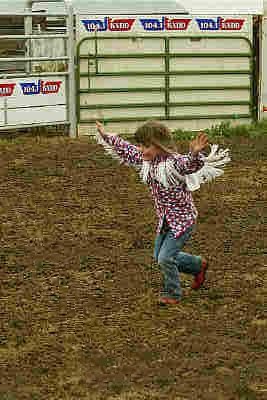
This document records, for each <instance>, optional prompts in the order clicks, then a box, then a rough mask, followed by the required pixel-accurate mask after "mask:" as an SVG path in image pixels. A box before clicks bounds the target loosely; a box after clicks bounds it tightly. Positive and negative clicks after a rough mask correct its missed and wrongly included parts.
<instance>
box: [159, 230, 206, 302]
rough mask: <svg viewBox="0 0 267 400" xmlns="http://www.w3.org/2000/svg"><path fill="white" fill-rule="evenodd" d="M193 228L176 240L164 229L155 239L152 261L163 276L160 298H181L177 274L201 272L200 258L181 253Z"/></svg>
mask: <svg viewBox="0 0 267 400" xmlns="http://www.w3.org/2000/svg"><path fill="white" fill-rule="evenodd" d="M194 228H195V225H192V226H190V227H189V228H187V230H186V231H185V232H184V233H183V235H182V236H180V237H179V238H178V239H176V238H175V237H174V235H173V233H172V231H171V230H170V229H167V230H166V229H165V230H164V231H161V232H160V234H159V235H157V237H156V239H155V247H154V259H155V260H156V262H157V263H158V264H159V265H160V269H161V272H162V275H163V289H162V291H161V296H164V297H171V298H174V299H178V300H179V299H180V298H181V296H182V290H181V285H180V277H179V272H183V273H186V274H192V275H197V274H198V273H199V272H200V270H201V257H199V256H193V255H191V254H188V253H183V252H182V251H181V249H182V248H183V246H184V244H185V242H186V241H187V240H188V239H189V238H190V236H191V233H192V231H193V229H194Z"/></svg>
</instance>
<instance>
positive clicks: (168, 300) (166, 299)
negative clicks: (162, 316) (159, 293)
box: [159, 297, 180, 306]
mask: <svg viewBox="0 0 267 400" xmlns="http://www.w3.org/2000/svg"><path fill="white" fill-rule="evenodd" d="M159 304H160V305H161V306H167V305H168V304H171V305H175V304H180V300H177V299H172V298H171V297H161V298H160V299H159Z"/></svg>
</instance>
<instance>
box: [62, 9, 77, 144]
mask: <svg viewBox="0 0 267 400" xmlns="http://www.w3.org/2000/svg"><path fill="white" fill-rule="evenodd" d="M65 5H66V8H67V11H68V16H67V24H66V25H67V32H68V45H67V48H68V57H69V62H68V68H69V70H68V73H69V79H68V112H69V121H70V137H76V136H77V116H76V99H75V97H76V85H75V76H76V73H75V48H74V16H73V6H72V4H71V3H70V2H67V1H65Z"/></svg>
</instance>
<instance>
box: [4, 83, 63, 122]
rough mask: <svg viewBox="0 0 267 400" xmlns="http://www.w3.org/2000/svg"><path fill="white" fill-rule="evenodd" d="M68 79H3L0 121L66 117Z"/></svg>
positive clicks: (28, 120) (42, 120)
mask: <svg viewBox="0 0 267 400" xmlns="http://www.w3.org/2000/svg"><path fill="white" fill-rule="evenodd" d="M66 103H67V101H66V79H65V77H64V76H63V77H62V76H59V77H54V76H53V77H51V76H50V77H47V78H45V77H39V78H38V77H31V78H13V79H1V80H0V116H1V117H0V125H1V126H3V125H10V124H11V125H12V124H24V123H25V124H26V123H27V124H30V123H38V122H54V121H59V120H60V121H61V120H62V119H63V120H64V119H65V118H66Z"/></svg>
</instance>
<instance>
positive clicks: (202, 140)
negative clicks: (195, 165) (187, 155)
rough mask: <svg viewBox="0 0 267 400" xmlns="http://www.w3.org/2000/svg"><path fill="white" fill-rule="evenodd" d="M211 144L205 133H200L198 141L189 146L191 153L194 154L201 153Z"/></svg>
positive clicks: (195, 140)
mask: <svg viewBox="0 0 267 400" xmlns="http://www.w3.org/2000/svg"><path fill="white" fill-rule="evenodd" d="M208 144H209V139H208V136H207V135H206V134H205V133H204V132H199V134H198V135H197V137H196V139H194V140H192V141H191V142H190V144H189V148H190V151H191V152H192V153H193V154H197V153H199V152H200V151H201V150H203V149H204V148H205V147H206V146H207V145H208Z"/></svg>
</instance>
